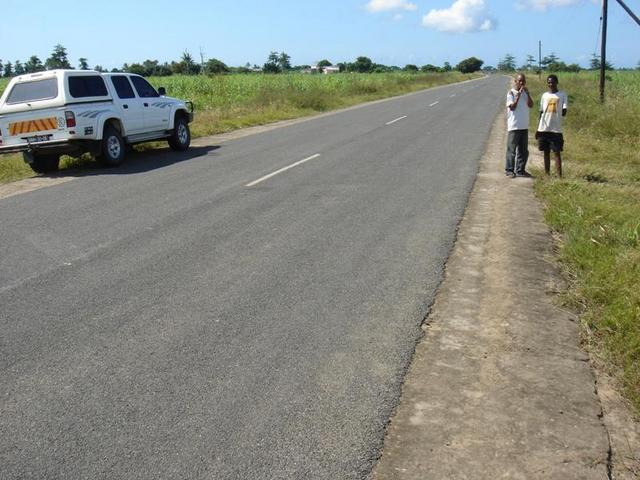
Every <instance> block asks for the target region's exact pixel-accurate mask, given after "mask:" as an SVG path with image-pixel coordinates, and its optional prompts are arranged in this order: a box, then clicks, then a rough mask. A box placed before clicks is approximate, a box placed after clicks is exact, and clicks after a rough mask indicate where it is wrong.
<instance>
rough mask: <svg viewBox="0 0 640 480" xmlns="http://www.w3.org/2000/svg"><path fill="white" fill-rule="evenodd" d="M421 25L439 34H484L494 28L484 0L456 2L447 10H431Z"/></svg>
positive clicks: (461, 0)
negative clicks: (433, 29)
mask: <svg viewBox="0 0 640 480" xmlns="http://www.w3.org/2000/svg"><path fill="white" fill-rule="evenodd" d="M422 25H424V26H425V27H428V28H435V29H436V30H438V31H440V32H452V33H464V32H486V31H489V30H493V29H494V28H495V21H494V20H493V19H492V18H491V17H490V16H489V11H488V9H487V6H486V5H485V3H484V0H456V1H455V2H454V3H453V5H451V7H449V8H444V9H441V10H437V9H434V10H431V11H430V12H429V13H428V14H426V15H425V16H424V17H422Z"/></svg>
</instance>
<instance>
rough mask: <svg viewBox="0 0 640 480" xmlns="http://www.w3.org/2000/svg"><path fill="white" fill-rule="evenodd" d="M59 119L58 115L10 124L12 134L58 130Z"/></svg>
mask: <svg viewBox="0 0 640 480" xmlns="http://www.w3.org/2000/svg"><path fill="white" fill-rule="evenodd" d="M57 128H58V120H57V119H56V117H49V118H38V119H36V120H27V121H25V122H15V123H10V124H9V134H10V135H20V134H23V133H31V132H42V131H44V130H57Z"/></svg>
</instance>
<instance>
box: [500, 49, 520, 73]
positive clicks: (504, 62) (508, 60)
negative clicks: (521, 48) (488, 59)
mask: <svg viewBox="0 0 640 480" xmlns="http://www.w3.org/2000/svg"><path fill="white" fill-rule="evenodd" d="M515 69H516V58H515V57H514V56H513V55H511V54H510V53H507V54H506V55H505V56H504V57H502V59H501V60H500V61H499V62H498V70H502V71H503V72H513V71H514V70H515Z"/></svg>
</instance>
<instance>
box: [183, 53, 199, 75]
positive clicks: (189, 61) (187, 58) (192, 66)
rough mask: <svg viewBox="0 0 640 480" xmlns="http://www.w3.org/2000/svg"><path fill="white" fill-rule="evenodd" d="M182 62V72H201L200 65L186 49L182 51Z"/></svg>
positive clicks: (191, 73) (187, 73) (193, 73)
mask: <svg viewBox="0 0 640 480" xmlns="http://www.w3.org/2000/svg"><path fill="white" fill-rule="evenodd" d="M180 63H181V64H182V73H184V74H186V75H197V74H198V73H200V65H199V64H197V63H196V62H195V61H194V59H193V57H192V56H191V54H190V53H189V52H188V51H186V50H185V51H184V52H182V57H180Z"/></svg>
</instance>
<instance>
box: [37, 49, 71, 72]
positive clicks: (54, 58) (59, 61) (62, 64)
mask: <svg viewBox="0 0 640 480" xmlns="http://www.w3.org/2000/svg"><path fill="white" fill-rule="evenodd" d="M44 66H45V67H46V68H47V70H53V69H55V68H71V64H70V63H69V59H68V58H67V49H66V48H64V47H63V46H62V45H60V44H59V43H58V44H57V45H56V46H55V47H53V52H52V53H51V56H50V57H49V58H47V61H46V62H44Z"/></svg>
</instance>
